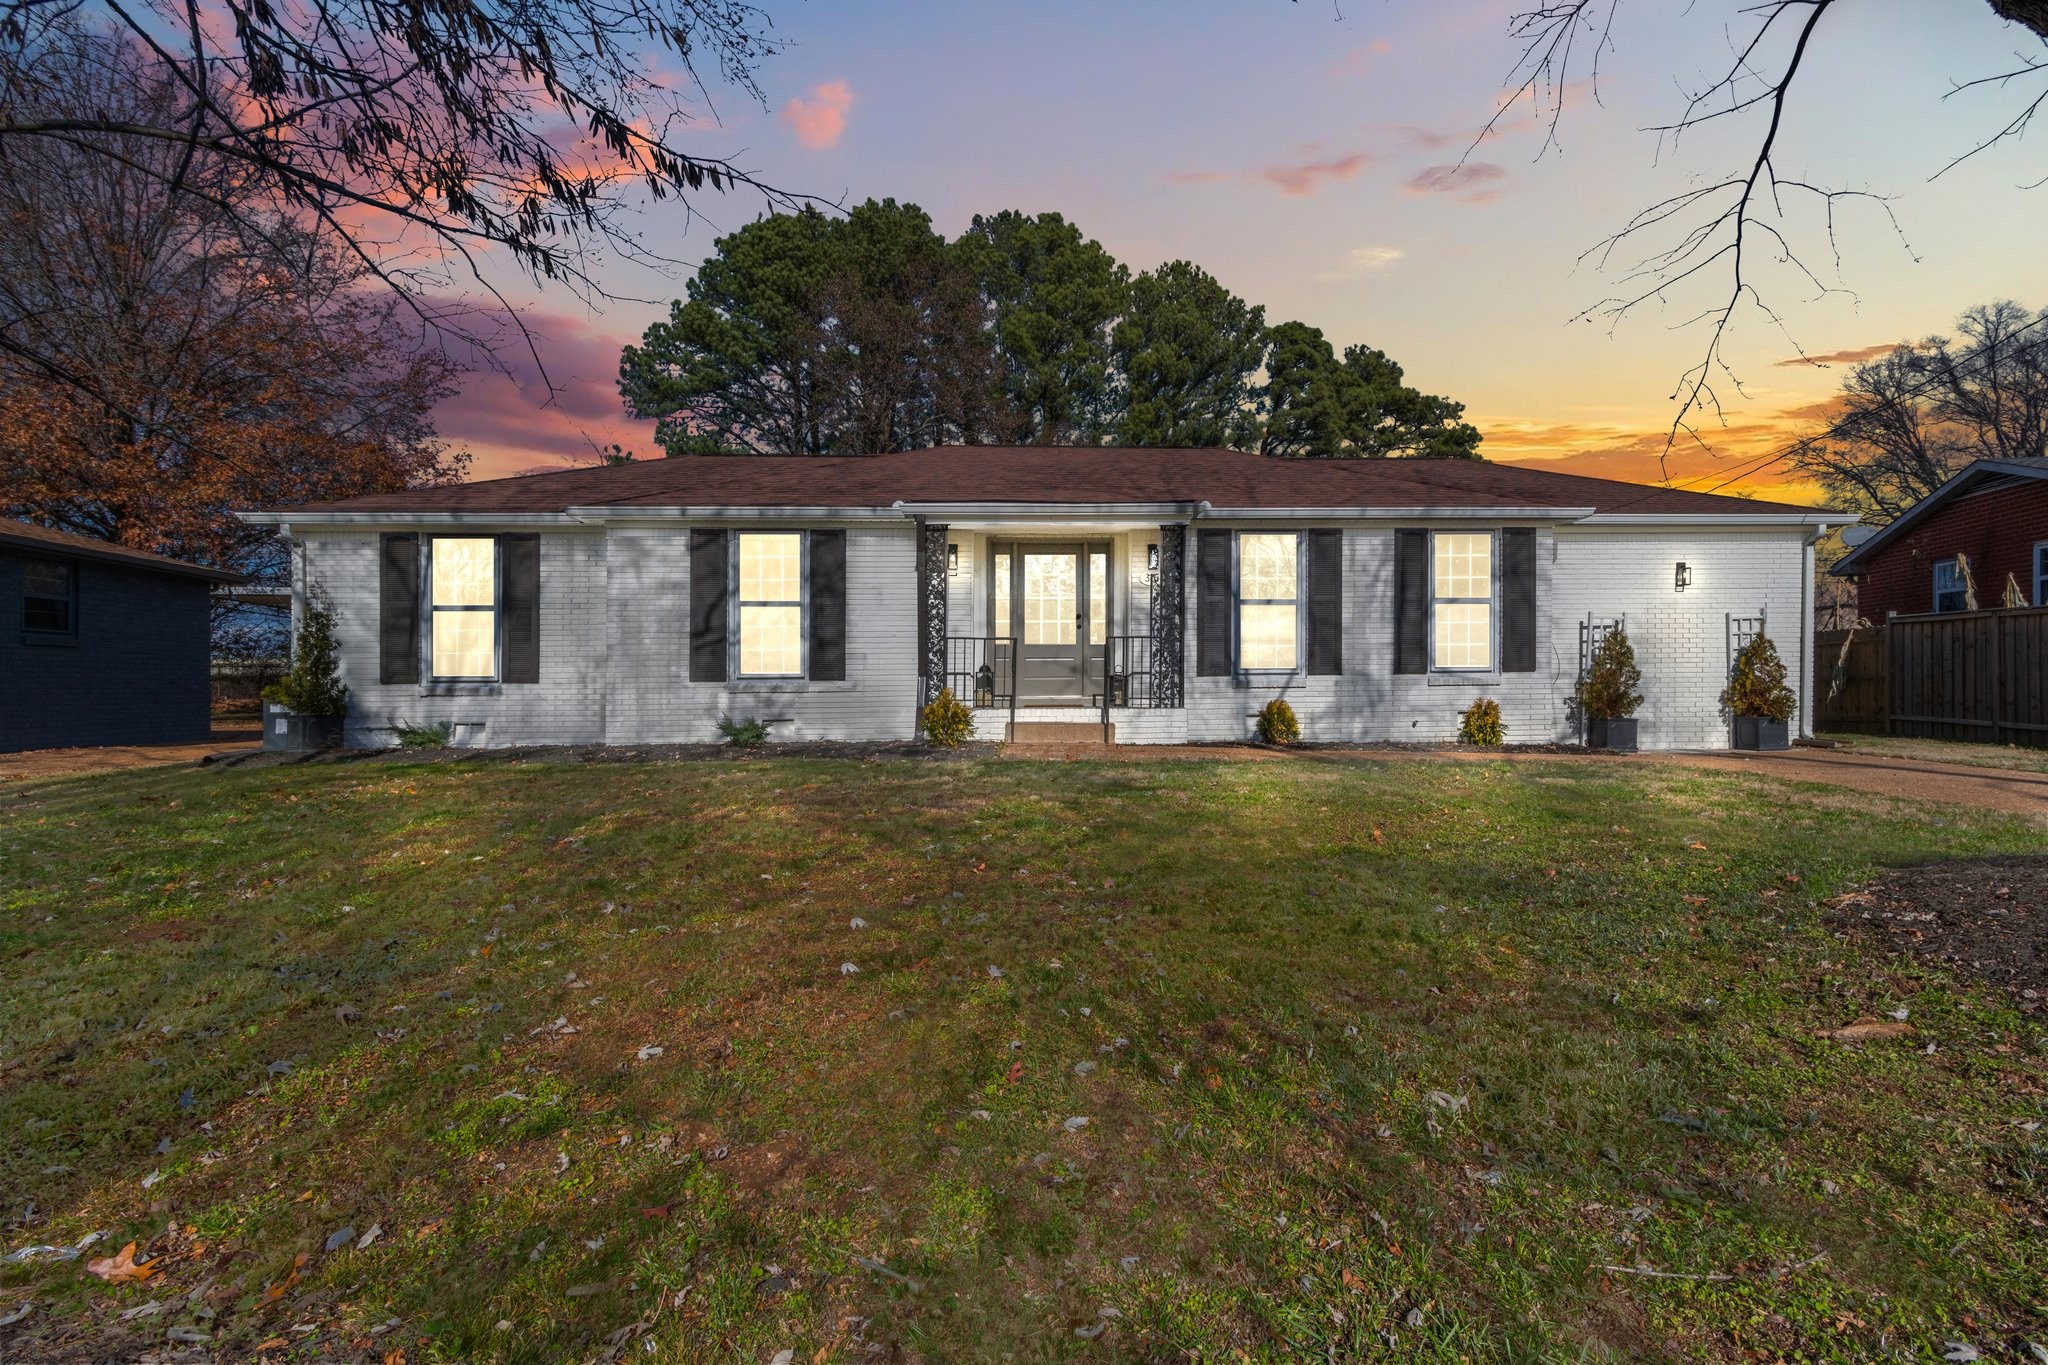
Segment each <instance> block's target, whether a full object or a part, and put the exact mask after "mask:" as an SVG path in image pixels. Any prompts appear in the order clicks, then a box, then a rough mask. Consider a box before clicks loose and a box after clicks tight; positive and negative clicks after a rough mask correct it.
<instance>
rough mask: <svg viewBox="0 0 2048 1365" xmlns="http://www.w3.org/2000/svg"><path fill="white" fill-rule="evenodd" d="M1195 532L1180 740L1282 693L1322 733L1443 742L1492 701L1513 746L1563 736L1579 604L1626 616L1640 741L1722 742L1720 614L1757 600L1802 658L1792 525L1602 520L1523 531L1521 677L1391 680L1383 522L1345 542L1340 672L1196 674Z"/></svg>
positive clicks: (1567, 729)
mask: <svg viewBox="0 0 2048 1365" xmlns="http://www.w3.org/2000/svg"><path fill="white" fill-rule="evenodd" d="M1194 543H1195V538H1194V536H1192V535H1190V536H1189V538H1188V544H1189V591H1188V612H1187V633H1188V736H1189V738H1190V739H1193V740H1198V741H1199V740H1222V739H1244V738H1248V737H1250V736H1251V735H1252V733H1253V717H1254V716H1255V715H1256V714H1257V713H1258V710H1259V708H1260V707H1262V706H1264V705H1265V704H1266V702H1267V701H1268V700H1270V699H1272V698H1273V697H1276V696H1278V697H1285V698H1286V699H1287V701H1288V704H1289V705H1291V706H1292V707H1293V708H1294V711H1295V714H1296V716H1297V717H1298V718H1299V719H1300V721H1301V729H1302V736H1303V738H1305V739H1309V740H1315V741H1320V742H1330V741H1347V742H1358V743H1370V742H1379V741H1394V742H1404V741H1417V742H1438V741H1444V740H1454V739H1456V738H1457V735H1458V718H1459V715H1460V713H1462V712H1463V711H1464V709H1465V708H1466V707H1467V706H1469V705H1470V704H1471V703H1472V701H1473V699H1474V698H1476V697H1480V696H1487V697H1492V698H1493V699H1494V700H1495V701H1497V702H1499V703H1500V708H1501V717H1502V721H1503V722H1504V724H1505V725H1506V727H1507V735H1508V739H1509V740H1510V741H1511V742H1515V743H1547V742H1567V743H1570V742H1576V741H1577V740H1578V738H1579V734H1578V731H1577V728H1576V727H1575V726H1574V725H1573V723H1572V720H1571V714H1570V710H1569V706H1570V702H1571V696H1572V689H1573V686H1574V683H1575V681H1576V678H1577V674H1578V650H1579V623H1580V622H1581V621H1583V620H1584V619H1585V615H1586V613H1587V612H1588V611H1591V612H1594V613H1595V614H1596V615H1600V616H1621V615H1624V614H1625V615H1626V616H1627V617H1628V622H1629V636H1630V639H1631V640H1633V641H1634V643H1635V646H1636V657H1637V661H1638V663H1639V664H1640V665H1641V667H1642V669H1643V677H1644V682H1643V695H1644V698H1645V701H1644V704H1643V709H1642V711H1641V712H1640V713H1639V718H1640V720H1641V722H1642V724H1641V743H1642V745H1643V747H1644V748H1659V749H1671V748H1725V747H1727V744H1728V727H1727V723H1726V722H1725V721H1724V720H1723V719H1722V717H1721V715H1720V693H1721V687H1722V685H1723V683H1725V682H1726V680H1727V649H1726V644H1725V625H1726V615H1727V613H1729V612H1734V613H1736V614H1737V615H1754V614H1756V613H1757V611H1758V609H1759V608H1760V607H1764V606H1767V607H1768V608H1769V612H1770V618H1771V634H1772V635H1773V636H1774V637H1775V638H1776V640H1777V642H1778V646H1779V650H1780V652H1781V653H1782V654H1783V655H1784V657H1785V661H1786V664H1787V666H1788V667H1790V668H1791V669H1792V670H1793V672H1794V680H1793V683H1794V687H1795V690H1798V689H1799V683H1800V675H1799V670H1800V669H1801V668H1803V667H1804V666H1805V665H1804V663H1803V660H1804V659H1805V658H1806V657H1807V656H1808V655H1809V654H1810V652H1811V651H1810V650H1809V649H1807V648H1806V647H1805V646H1804V645H1803V644H1802V643H1801V642H1800V640H1799V630H1800V624H1801V616H1800V603H1801V600H1802V593H1803V592H1804V591H1805V588H1804V587H1803V583H1802V579H1803V547H1804V544H1805V533H1804V532H1803V531H1802V530H1798V529H1790V530H1776V529H1770V530H1741V531H1736V530H1726V531H1723V530H1700V529H1693V528H1674V529H1669V530H1667V529H1657V530H1626V531H1625V530H1621V529H1619V528H1617V529H1614V530H1605V529H1593V528H1571V527H1567V528H1564V529H1560V530H1558V531H1556V532H1552V531H1551V530H1550V529H1548V528H1539V529H1538V531H1537V533H1536V573H1537V587H1536V603H1537V611H1538V614H1539V619H1540V620H1541V621H1543V622H1544V626H1543V627H1542V628H1541V629H1539V631H1538V635H1537V666H1536V671H1535V672H1533V673H1503V674H1499V675H1496V676H1488V677H1484V678H1470V677H1458V676H1449V677H1435V676H1431V675H1426V674H1425V675H1416V674H1396V673H1394V671H1393V651H1394V606H1393V603H1394V530H1393V528H1391V527H1388V528H1385V529H1379V528H1374V529H1370V530H1356V529H1353V530H1347V531H1346V532H1345V536H1344V564H1345V583H1344V618H1345V619H1344V673H1343V675H1342V676H1341V677H1329V676H1324V677H1299V678H1293V679H1290V680H1288V681H1287V682H1286V683H1285V684H1284V685H1281V684H1277V683H1263V684H1257V685H1246V684H1244V683H1242V682H1239V681H1238V680H1235V679H1231V678H1198V677H1196V676H1194V639H1195V623H1196V610H1197V604H1196V591H1195V586H1194V574H1193V563H1194ZM1681 559H1682V560H1685V561H1686V562H1687V563H1689V564H1691V565H1692V566H1693V570H1694V578H1693V585H1692V587H1691V588H1690V589H1688V590H1687V591H1686V592H1684V593H1677V592H1675V591H1674V590H1673V569H1674V566H1675V565H1676V563H1677V561H1679V560H1681Z"/></svg>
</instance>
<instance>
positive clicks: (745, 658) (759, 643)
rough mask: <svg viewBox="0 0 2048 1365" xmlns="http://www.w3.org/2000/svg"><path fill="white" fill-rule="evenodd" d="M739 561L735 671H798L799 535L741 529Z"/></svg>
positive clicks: (768, 674) (790, 674)
mask: <svg viewBox="0 0 2048 1365" xmlns="http://www.w3.org/2000/svg"><path fill="white" fill-rule="evenodd" d="M735 539H736V540H737V541H738V542H739V544H738V547H737V549H736V551H735V553H736V555H737V557H738V560H739V593H738V594H737V597H738V602H739V608H738V612H739V622H738V625H739V664H740V666H739V675H740V676H741V677H742V678H801V677H802V676H803V675H804V535H803V532H801V531H765V532H762V531H743V532H741V533H740V534H739V535H738V536H737V537H735Z"/></svg>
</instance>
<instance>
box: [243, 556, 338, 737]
mask: <svg viewBox="0 0 2048 1365" xmlns="http://www.w3.org/2000/svg"><path fill="white" fill-rule="evenodd" d="M263 700H265V701H269V702H276V703H277V704H278V705H279V706H282V707H286V708H288V709H290V710H293V711H296V712H298V713H299V714H300V715H302V716H339V715H343V714H345V713H346V712H347V711H348V689H347V688H346V687H343V686H342V684H341V650H340V647H339V646H337V645H336V644H335V643H334V606H333V604H332V603H330V602H329V601H328V600H327V594H326V593H325V592H323V591H321V590H320V589H319V588H317V587H316V588H314V589H312V590H311V591H310V592H308V593H307V594H306V600H305V603H304V605H303V606H302V607H301V608H300V610H299V636H298V640H297V642H296V643H295V644H294V645H293V647H292V667H291V672H289V673H287V674H285V675H284V676H283V677H282V678H279V679H278V680H277V681H276V682H274V683H272V684H270V686H268V687H266V688H264V689H263Z"/></svg>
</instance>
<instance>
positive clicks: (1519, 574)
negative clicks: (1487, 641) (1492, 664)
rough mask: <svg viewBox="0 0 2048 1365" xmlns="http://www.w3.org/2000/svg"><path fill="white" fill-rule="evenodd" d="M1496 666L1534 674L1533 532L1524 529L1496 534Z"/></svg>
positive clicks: (1534, 550) (1511, 670)
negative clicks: (1497, 552)
mask: <svg viewBox="0 0 2048 1365" xmlns="http://www.w3.org/2000/svg"><path fill="white" fill-rule="evenodd" d="M1500 667H1501V671H1502V672H1503V673H1534V672H1535V671H1536V532H1535V531H1533V530H1532V529H1530V528H1529V527H1526V526H1518V527H1514V528H1512V529H1510V530H1506V531H1502V532H1501V533H1500Z"/></svg>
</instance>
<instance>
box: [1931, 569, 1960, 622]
mask: <svg viewBox="0 0 2048 1365" xmlns="http://www.w3.org/2000/svg"><path fill="white" fill-rule="evenodd" d="M1965 591H1966V589H1965V588H1964V585H1963V561H1962V560H1961V559H1960V558H1957V559H1944V560H1941V561H1940V562H1939V563H1937V564H1936V565H1935V566H1934V609H1935V610H1936V611H1961V610H1962V609H1963V599H1964V593H1965Z"/></svg>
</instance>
